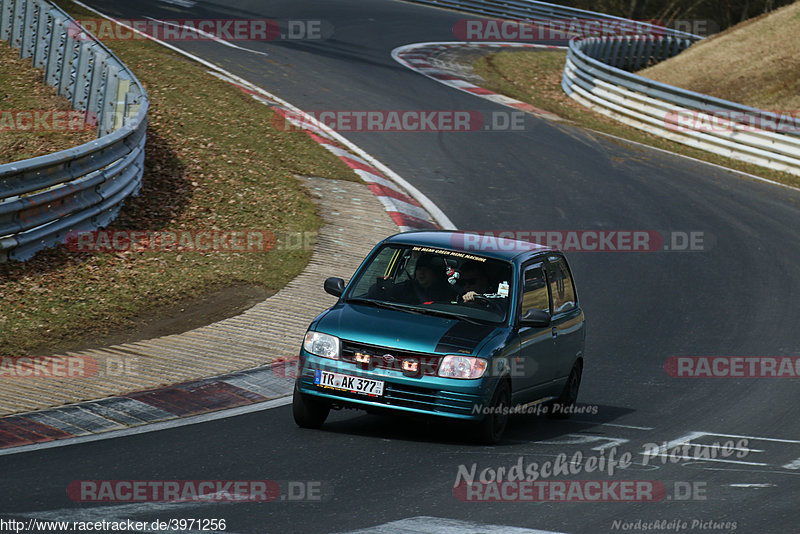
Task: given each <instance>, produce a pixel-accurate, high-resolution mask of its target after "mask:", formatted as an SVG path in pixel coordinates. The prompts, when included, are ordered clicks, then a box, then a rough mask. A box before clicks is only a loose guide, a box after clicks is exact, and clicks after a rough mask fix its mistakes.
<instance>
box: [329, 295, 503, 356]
mask: <svg viewBox="0 0 800 534" xmlns="http://www.w3.org/2000/svg"><path fill="white" fill-rule="evenodd" d="M313 328H314V330H317V331H318V332H324V333H326V334H331V335H334V336H337V337H339V338H341V339H342V340H346V341H351V342H355V343H364V344H368V345H377V346H381V347H387V348H395V349H401V350H408V351H413V352H425V353H440V354H477V352H478V351H479V350H480V348H481V347H482V345H483V344H484V342H485V341H488V340H489V339H490V338H491V337H493V336H494V335H496V334H497V332H498V331H499V330H501V328H500V327H498V326H493V325H482V324H474V323H470V322H467V321H464V320H460V319H456V318H453V319H448V318H445V317H438V316H434V315H422V314H416V313H409V312H403V311H397V310H388V309H383V308H376V307H373V306H366V305H362V304H348V303H339V304H337V305H336V306H334V307H333V308H331V309H330V310H329V311H328V312H327V313H325V314H324V315H323V316H322V317H320V318H319V320H318V321H317V323H316V324H315V325H313Z"/></svg>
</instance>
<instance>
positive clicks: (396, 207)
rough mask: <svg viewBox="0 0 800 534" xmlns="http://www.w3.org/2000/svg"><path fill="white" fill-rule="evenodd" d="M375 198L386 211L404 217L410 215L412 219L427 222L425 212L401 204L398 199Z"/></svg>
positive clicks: (403, 203) (407, 204)
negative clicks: (394, 212)
mask: <svg viewBox="0 0 800 534" xmlns="http://www.w3.org/2000/svg"><path fill="white" fill-rule="evenodd" d="M376 198H377V199H378V200H380V201H381V204H383V207H384V208H386V211H396V212H399V213H403V214H405V215H411V216H412V217H416V218H417V219H420V220H423V221H424V220H427V218H428V212H426V211H425V210H424V209H423V208H420V207H417V206H415V205H413V204H409V203H408V202H403V201H402V200H400V199H398V198H395V197H387V196H379V197H376Z"/></svg>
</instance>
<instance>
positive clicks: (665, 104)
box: [410, 0, 800, 175]
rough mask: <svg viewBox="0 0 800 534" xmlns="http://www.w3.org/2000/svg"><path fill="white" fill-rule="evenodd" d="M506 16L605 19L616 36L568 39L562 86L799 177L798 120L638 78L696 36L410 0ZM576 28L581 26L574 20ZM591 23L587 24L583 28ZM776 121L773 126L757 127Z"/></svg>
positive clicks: (496, 0)
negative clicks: (641, 73) (633, 30)
mask: <svg viewBox="0 0 800 534" xmlns="http://www.w3.org/2000/svg"><path fill="white" fill-rule="evenodd" d="M410 1H412V2H415V3H420V4H428V5H434V6H439V7H445V8H450V9H456V10H459V11H464V12H467V13H476V14H479V15H483V16H488V17H497V18H502V19H509V20H521V21H526V20H527V21H533V22H535V23H541V22H546V21H548V20H550V21H562V22H563V21H569V20H575V21H582V20H583V21H586V20H589V21H609V22H613V23H619V24H620V25H621V26H620V27H618V28H617V33H632V32H630V31H626V28H628V29H635V30H639V32H638V33H641V34H642V35H632V36H625V35H614V36H578V38H576V39H573V40H572V41H570V46H569V52H568V55H567V62H566V65H565V68H564V76H563V79H562V87H563V88H564V90H565V91H566V92H567V94H568V95H570V96H571V97H572V98H574V99H575V100H577V101H578V102H580V103H581V104H583V105H585V106H587V107H590V108H592V109H594V110H596V111H598V112H600V113H603V114H605V115H607V116H609V117H612V118H614V119H617V120H619V121H621V122H624V123H626V124H628V125H631V126H634V127H636V128H640V129H643V130H646V131H648V132H650V133H654V134H656V135H659V136H661V137H665V138H667V139H671V140H673V141H677V142H679V143H683V144H686V145H689V146H693V147H695V148H699V149H702V150H706V151H710V152H714V153H716V154H720V155H723V156H726V157H729V158H732V159H737V160H740V161H745V162H749V163H754V164H756V165H761V166H764V167H767V168H771V169H775V170H779V171H783V172H788V173H792V174H796V175H800V120H798V118H797V116H796V115H795V116H794V117H792V116H788V115H786V114H783V115H780V114H776V113H774V112H767V111H762V110H758V109H755V108H751V107H748V106H743V105H740V104H736V103H734V102H729V101H725V100H721V99H718V98H713V97H710V96H707V95H703V94H700V93H694V92H692V91H686V90H683V89H679V88H677V87H673V86H670V85H666V84H662V83H659V82H656V81H653V80H649V79H647V78H644V77H642V76H637V75H636V74H633V73H632V72H630V71H636V70H639V69H642V68H645V67H648V66H650V65H652V64H655V63H657V62H659V61H662V60H664V59H668V58H670V57H672V56H674V55H676V54H678V53H680V52H682V51H683V50H685V49H686V48H687V47H688V46H689V45H691V44H692V43H693V42H695V41H697V40H699V39H700V37H699V36H696V35H692V34H690V33H684V32H679V31H676V30H672V29H667V28H662V27H658V26H656V27H654V26H650V25H648V24H645V23H643V22H640V21H632V20H627V19H622V18H619V17H612V16H610V15H605V14H602V13H595V12H591V11H583V10H580V9H574V8H569V7H565V6H559V5H555V4H548V3H545V2H535V1H526V0H507V1H504V0H410ZM560 27H563V24H562V26H560ZM576 27H577V28H581V27H582V26H581V24H579V23H578V24H576ZM586 27H588V28H590V26H588V25H587V26H586ZM771 122H772V123H774V124H775V125H776V128H775V129H774V131H773V129H771V128H760V127H757V125H769V124H770V123H771Z"/></svg>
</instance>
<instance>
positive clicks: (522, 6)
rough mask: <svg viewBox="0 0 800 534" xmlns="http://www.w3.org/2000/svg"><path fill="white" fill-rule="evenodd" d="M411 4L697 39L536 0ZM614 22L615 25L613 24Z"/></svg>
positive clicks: (452, 0)
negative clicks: (606, 24) (590, 23)
mask: <svg viewBox="0 0 800 534" xmlns="http://www.w3.org/2000/svg"><path fill="white" fill-rule="evenodd" d="M407 1H409V2H413V3H415V4H426V5H431V6H437V7H443V8H447V9H455V10H457V11H464V12H466V13H475V14H478V15H483V16H486V17H497V18H501V19H507V20H519V21H532V22H536V23H547V22H551V21H571V20H574V21H606V22H609V23H613V24H614V27H615V31H619V32H623V33H625V34H628V33H631V32H636V33H651V34H666V35H672V36H675V37H684V38H689V39H699V37H698V36H696V35H693V34H691V33H685V32H681V31H678V30H673V29H669V28H664V27H663V26H655V25H653V24H650V23H648V22H647V21H634V20H630V19H625V18H622V17H615V16H613V15H607V14H605V13H598V12H596V11H585V10H583V9H576V8H574V7H567V6H560V5H557V4H549V3H547V2H537V1H534V0H407ZM617 25H618V26H617Z"/></svg>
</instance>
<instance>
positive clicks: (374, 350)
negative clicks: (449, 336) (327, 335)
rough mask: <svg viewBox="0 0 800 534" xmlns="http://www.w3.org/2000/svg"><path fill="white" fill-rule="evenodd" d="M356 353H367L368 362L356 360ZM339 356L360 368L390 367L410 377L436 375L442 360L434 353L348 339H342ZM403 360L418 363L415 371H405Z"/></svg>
mask: <svg viewBox="0 0 800 534" xmlns="http://www.w3.org/2000/svg"><path fill="white" fill-rule="evenodd" d="M356 353H361V354H366V355H369V357H370V358H369V363H368V364H362V363H359V362H357V361H356V356H355V355H356ZM340 358H341V360H342V361H345V362H349V363H353V364H355V365H357V366H359V367H361V368H362V369H391V370H393V371H400V372H402V373H403V374H405V375H406V376H412V377H414V376H416V377H421V376H436V374H437V373H438V371H439V363H440V362H441V360H442V357H441V356H438V355H436V354H426V353H423V352H410V351H404V350H397V349H387V348H384V347H376V346H374V345H365V344H362V343H352V342H350V341H342V354H341V356H340ZM404 360H410V361H415V362H417V364H418V365H419V367H418V371H417V372H416V373H412V372H408V371H405V370H404V369H403V361H404Z"/></svg>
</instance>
